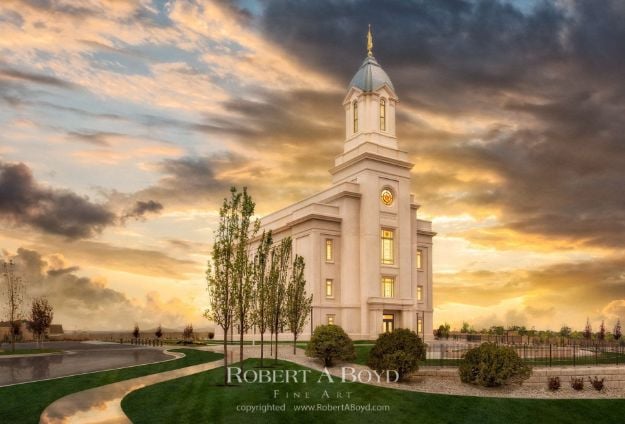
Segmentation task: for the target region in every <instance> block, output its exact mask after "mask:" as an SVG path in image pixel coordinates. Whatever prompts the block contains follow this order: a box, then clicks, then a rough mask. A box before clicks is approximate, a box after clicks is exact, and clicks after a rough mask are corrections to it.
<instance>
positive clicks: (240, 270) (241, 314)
mask: <svg viewBox="0 0 625 424" xmlns="http://www.w3.org/2000/svg"><path fill="white" fill-rule="evenodd" d="M255 206H256V204H255V203H254V202H253V201H252V197H251V196H250V195H249V194H248V193H247V188H246V187H243V193H242V197H241V212H240V219H239V225H238V228H237V231H236V234H235V249H234V253H235V254H234V269H233V280H234V293H233V294H234V299H235V301H234V304H235V319H236V321H237V327H238V330H239V360H240V361H241V366H243V338H244V335H245V333H246V332H247V330H249V329H250V327H251V311H252V302H253V300H254V278H253V277H254V276H253V272H254V269H253V262H252V260H250V253H249V245H250V243H249V240H250V238H254V237H255V236H256V233H257V232H258V229H259V226H260V222H259V221H258V220H256V221H255V222H252V216H253V215H254V208H255ZM250 226H251V228H250Z"/></svg>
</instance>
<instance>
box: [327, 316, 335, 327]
mask: <svg viewBox="0 0 625 424" xmlns="http://www.w3.org/2000/svg"><path fill="white" fill-rule="evenodd" d="M334 318H336V315H334V314H328V315H326V320H327V323H328V325H334Z"/></svg>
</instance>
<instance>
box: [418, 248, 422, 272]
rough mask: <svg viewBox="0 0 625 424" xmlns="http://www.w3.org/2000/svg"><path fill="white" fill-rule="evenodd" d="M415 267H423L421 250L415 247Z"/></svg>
mask: <svg viewBox="0 0 625 424" xmlns="http://www.w3.org/2000/svg"><path fill="white" fill-rule="evenodd" d="M417 269H423V250H421V249H417Z"/></svg>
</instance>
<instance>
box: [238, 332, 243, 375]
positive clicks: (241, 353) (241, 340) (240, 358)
mask: <svg viewBox="0 0 625 424" xmlns="http://www.w3.org/2000/svg"><path fill="white" fill-rule="evenodd" d="M239 328H240V333H241V337H240V338H239V360H240V361H241V369H243V322H241V326H240V327H239Z"/></svg>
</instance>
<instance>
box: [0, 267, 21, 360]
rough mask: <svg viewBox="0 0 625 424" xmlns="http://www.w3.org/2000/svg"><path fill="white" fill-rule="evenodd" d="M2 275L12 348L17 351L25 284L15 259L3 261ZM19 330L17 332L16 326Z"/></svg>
mask: <svg viewBox="0 0 625 424" xmlns="http://www.w3.org/2000/svg"><path fill="white" fill-rule="evenodd" d="M2 276H3V277H4V282H5V285H4V294H5V297H6V305H7V318H8V319H7V321H9V325H10V327H11V328H12V329H13V330H12V331H11V350H12V351H13V352H15V338H16V336H18V335H19V333H20V331H19V326H20V318H21V314H22V303H23V301H24V284H23V282H22V278H21V277H20V276H18V275H16V273H15V264H14V263H13V261H9V262H2ZM16 327H17V329H18V331H17V333H16V331H15V328H16Z"/></svg>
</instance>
